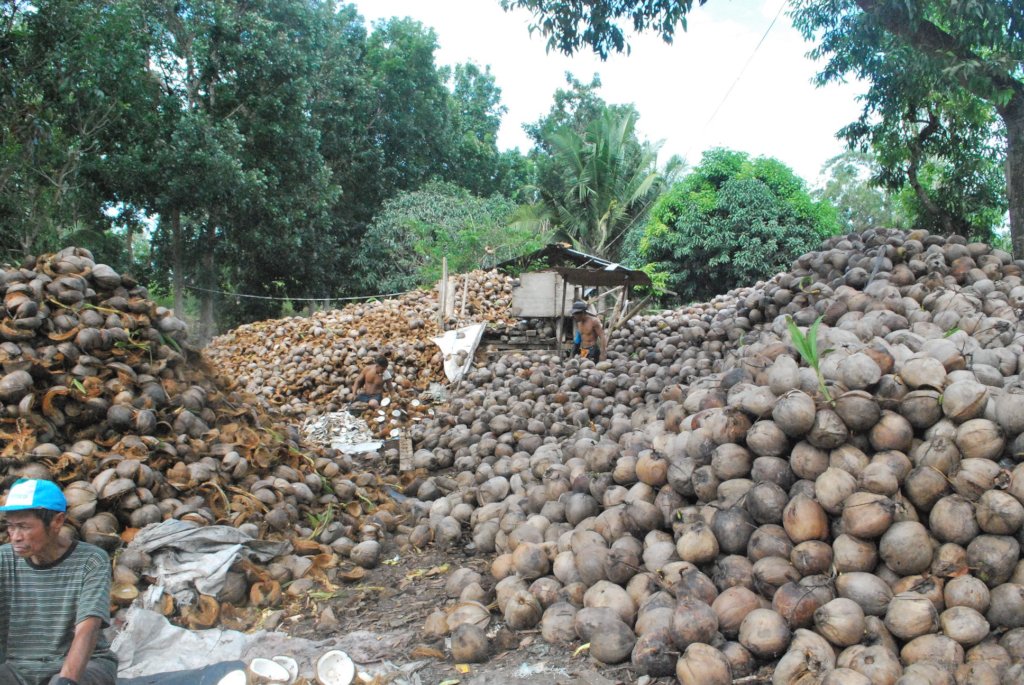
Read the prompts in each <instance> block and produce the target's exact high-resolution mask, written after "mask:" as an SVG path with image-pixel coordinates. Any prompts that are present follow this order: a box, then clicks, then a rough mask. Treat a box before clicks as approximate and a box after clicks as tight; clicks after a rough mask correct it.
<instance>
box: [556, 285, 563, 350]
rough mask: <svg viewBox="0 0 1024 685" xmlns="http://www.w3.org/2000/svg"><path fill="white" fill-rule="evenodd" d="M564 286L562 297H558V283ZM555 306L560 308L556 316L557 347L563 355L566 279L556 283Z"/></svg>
mask: <svg viewBox="0 0 1024 685" xmlns="http://www.w3.org/2000/svg"><path fill="white" fill-rule="evenodd" d="M559 282H560V283H561V284H562V296H561V297H558V283H559ZM555 303H556V304H555V306H556V307H558V309H557V310H556V314H555V316H556V317H557V318H556V320H555V345H556V349H557V350H558V353H559V355H561V353H562V335H563V333H564V329H565V279H564V278H560V279H559V280H558V281H555Z"/></svg>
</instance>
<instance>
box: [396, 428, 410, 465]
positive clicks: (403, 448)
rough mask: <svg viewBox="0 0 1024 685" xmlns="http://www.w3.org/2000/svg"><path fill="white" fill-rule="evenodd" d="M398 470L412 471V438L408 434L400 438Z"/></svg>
mask: <svg viewBox="0 0 1024 685" xmlns="http://www.w3.org/2000/svg"><path fill="white" fill-rule="evenodd" d="M398 470H399V471H400V472H402V473H404V472H406V471H412V438H410V437H409V436H408V435H402V436H401V437H400V438H398Z"/></svg>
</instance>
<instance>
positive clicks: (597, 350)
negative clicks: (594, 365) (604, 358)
mask: <svg viewBox="0 0 1024 685" xmlns="http://www.w3.org/2000/svg"><path fill="white" fill-rule="evenodd" d="M580 357H582V358H583V359H600V358H601V347H600V346H598V345H592V346H590V347H583V348H581V349H580Z"/></svg>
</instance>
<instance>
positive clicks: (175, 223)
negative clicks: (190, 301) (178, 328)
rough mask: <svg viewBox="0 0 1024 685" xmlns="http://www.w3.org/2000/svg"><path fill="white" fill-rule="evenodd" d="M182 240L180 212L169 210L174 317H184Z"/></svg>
mask: <svg viewBox="0 0 1024 685" xmlns="http://www.w3.org/2000/svg"><path fill="white" fill-rule="evenodd" d="M183 243H184V238H183V237H182V235H181V210H178V209H174V210H171V272H172V273H173V275H174V281H173V286H172V287H173V289H174V315H175V316H177V317H178V318H181V319H184V317H185V273H184V269H185V264H184V257H183V254H184V251H185V250H184V245H183Z"/></svg>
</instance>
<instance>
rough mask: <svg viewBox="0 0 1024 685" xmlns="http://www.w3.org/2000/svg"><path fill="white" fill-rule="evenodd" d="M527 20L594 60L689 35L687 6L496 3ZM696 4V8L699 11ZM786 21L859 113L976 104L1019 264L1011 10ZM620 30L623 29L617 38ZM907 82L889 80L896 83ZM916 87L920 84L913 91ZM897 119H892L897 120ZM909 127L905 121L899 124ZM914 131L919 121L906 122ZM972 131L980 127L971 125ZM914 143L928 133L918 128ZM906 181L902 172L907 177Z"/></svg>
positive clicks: (892, 4) (867, 5)
mask: <svg viewBox="0 0 1024 685" xmlns="http://www.w3.org/2000/svg"><path fill="white" fill-rule="evenodd" d="M502 3H503V5H504V6H505V7H506V8H513V7H519V8H526V9H528V10H530V11H531V12H533V15H534V24H533V26H532V27H531V28H532V29H533V30H537V31H539V32H540V33H541V34H542V35H544V36H546V37H547V38H548V45H549V47H552V48H556V49H559V50H562V51H563V52H567V53H572V52H575V51H576V50H578V49H580V48H581V47H584V46H589V47H591V48H592V49H593V50H594V51H595V52H597V53H598V54H599V55H601V56H606V55H607V54H609V53H610V52H612V51H621V50H624V49H626V48H627V47H628V46H627V44H626V41H625V30H626V28H632V29H633V30H635V31H645V30H650V31H653V32H655V33H657V34H659V35H660V36H661V37H663V38H664V39H665V40H671V39H672V37H673V36H674V34H675V31H676V30H677V29H679V28H683V29H685V28H686V14H687V13H688V12H689V11H690V10H691V9H692V8H693V7H694V5H695V3H694V2H693V0H656V1H654V2H650V1H648V0H596V1H595V2H566V3H547V2H544V1H543V0H502ZM699 4H703V2H701V3H699ZM793 17H794V21H795V24H796V25H797V27H798V28H799V29H800V30H801V31H803V33H804V35H805V36H806V37H807V38H808V39H810V40H813V41H815V42H816V47H815V48H814V50H813V51H812V56H814V57H818V58H824V59H825V60H826V64H825V67H824V69H823V71H822V72H821V74H820V76H819V79H820V81H821V82H822V83H824V82H827V81H831V80H840V79H843V78H844V77H846V76H847V75H850V74H853V75H856V76H859V77H861V78H863V79H866V80H867V81H869V82H870V83H871V88H872V92H871V93H870V94H869V95H868V97H867V98H866V105H865V107H866V109H865V111H866V112H871V111H874V112H875V113H877V114H879V115H881V116H883V117H886V120H887V122H889V123H890V124H892V125H895V122H896V118H894V115H893V114H892V112H893V111H895V112H899V113H900V114H899V117H902V116H903V112H904V111H905V109H906V108H901V107H899V106H897V107H895V108H893V109H891V110H889V109H887V108H881V107H878V105H879V104H880V103H882V102H885V101H889V102H892V103H900V102H902V103H904V104H906V105H910V106H911V107H913V108H914V109H918V108H919V107H920V105H921V102H920V101H915V99H914V97H913V95H914V93H913V92H912V90H913V88H910V86H914V87H916V86H919V85H921V84H920V82H919V79H920V77H921V76H922V75H924V76H926V81H925V82H926V83H927V84H930V87H931V88H932V89H933V90H934V92H936V93H939V94H941V96H942V97H944V98H952V99H954V100H962V99H964V98H976V99H977V100H978V102H980V103H982V104H983V105H984V106H985V107H987V108H988V109H989V110H990V111H992V112H994V113H995V115H996V116H997V117H998V118H999V119H1000V120H1001V122H1002V124H1003V126H1004V131H1005V133H1004V134H1003V139H1002V144H1003V146H1004V147H1005V151H1006V165H1005V181H1004V182H1005V185H1006V197H1007V204H1008V208H1009V217H1010V231H1011V239H1012V243H1013V251H1014V254H1015V255H1016V256H1017V257H1020V258H1024V72H1022V71H1021V68H1020V64H1021V62H1022V61H1024V13H1022V12H1021V10H1020V3H1019V2H1018V1H1017V0H963V1H961V2H930V1H929V0H797V2H796V3H795V9H794V10H793ZM624 24H625V27H626V28H624ZM908 75H909V76H913V78H902V77H901V78H893V77H899V76H908ZM915 79H918V81H915ZM899 117H897V118H899ZM904 120H905V121H906V119H904ZM910 121H911V122H916V121H917V115H912V116H911V117H910ZM975 124H976V125H986V126H987V124H985V123H984V122H975ZM918 125H919V128H918V129H917V133H918V134H920V133H921V132H922V130H923V129H924V128H925V127H927V126H928V123H927V121H926V122H924V123H920V122H918ZM906 171H907V172H908V173H909V171H910V170H909V168H908V169H907V170H906Z"/></svg>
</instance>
